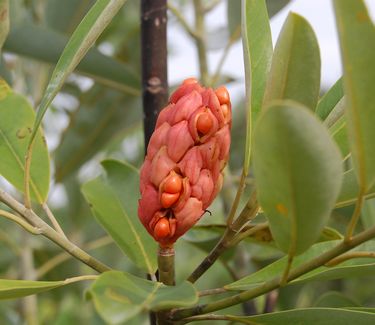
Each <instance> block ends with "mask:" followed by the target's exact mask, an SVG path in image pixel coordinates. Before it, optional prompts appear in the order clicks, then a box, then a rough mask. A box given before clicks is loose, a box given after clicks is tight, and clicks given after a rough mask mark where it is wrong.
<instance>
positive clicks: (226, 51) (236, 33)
mask: <svg viewBox="0 0 375 325" xmlns="http://www.w3.org/2000/svg"><path fill="white" fill-rule="evenodd" d="M240 35H241V28H240V27H238V28H236V30H235V31H234V32H233V33H232V35H231V36H230V38H229V41H228V43H227V45H226V46H225V48H224V51H223V54H222V55H221V58H220V61H219V63H218V65H217V67H216V70H215V73H214V75H213V76H212V78H211V81H210V85H211V86H215V84H216V83H217V81H218V79H219V76H220V74H221V70H222V68H223V65H224V63H225V60H226V59H227V57H228V54H229V50H230V49H231V47H232V45H233V44H234V43H235V42H236V40H237V38H238V37H239V36H240Z"/></svg>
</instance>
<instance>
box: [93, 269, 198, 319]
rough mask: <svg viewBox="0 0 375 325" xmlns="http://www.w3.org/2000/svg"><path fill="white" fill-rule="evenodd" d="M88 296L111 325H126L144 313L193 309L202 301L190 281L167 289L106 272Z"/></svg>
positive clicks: (159, 285) (130, 277) (159, 284)
mask: <svg viewBox="0 0 375 325" xmlns="http://www.w3.org/2000/svg"><path fill="white" fill-rule="evenodd" d="M88 297H89V298H92V299H93V301H94V304H95V307H96V310H97V311H98V313H99V314H100V316H101V317H102V318H103V319H104V320H105V321H106V322H108V323H110V324H124V323H126V322H127V321H129V320H130V319H131V318H133V317H135V316H137V315H138V314H140V313H145V312H148V311H150V310H151V311H159V310H163V309H168V308H176V307H189V306H192V305H194V304H195V303H197V301H198V295H197V292H196V290H195V288H194V286H193V285H192V284H191V283H189V282H187V281H185V282H183V283H181V284H179V285H177V286H175V287H173V286H165V285H164V284H162V283H160V282H152V281H148V280H145V279H142V278H139V277H136V276H134V275H132V274H129V273H125V272H119V271H110V272H105V273H103V274H102V275H101V276H100V277H99V278H98V280H97V281H95V283H94V284H93V285H92V286H91V288H90V289H89V291H88Z"/></svg>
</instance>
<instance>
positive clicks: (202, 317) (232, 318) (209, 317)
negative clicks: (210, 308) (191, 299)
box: [178, 314, 258, 325]
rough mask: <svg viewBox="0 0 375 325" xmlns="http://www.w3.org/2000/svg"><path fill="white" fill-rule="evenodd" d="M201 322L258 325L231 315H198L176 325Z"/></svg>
mask: <svg viewBox="0 0 375 325" xmlns="http://www.w3.org/2000/svg"><path fill="white" fill-rule="evenodd" d="M203 320H228V321H234V322H236V324H237V323H241V324H249V325H258V323H255V322H252V321H251V320H249V319H244V318H242V319H241V318H239V317H236V316H232V315H215V314H207V315H199V316H192V317H188V318H184V319H183V321H181V322H179V323H178V324H187V323H190V322H196V321H203Z"/></svg>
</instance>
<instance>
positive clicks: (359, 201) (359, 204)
mask: <svg viewBox="0 0 375 325" xmlns="http://www.w3.org/2000/svg"><path fill="white" fill-rule="evenodd" d="M364 196H365V191H364V190H363V189H362V188H361V189H360V190H359V194H358V198H357V201H356V203H355V208H354V211H353V215H352V217H351V219H350V223H349V225H348V229H347V231H346V235H345V241H350V240H351V238H352V236H353V233H354V230H355V226H356V225H357V222H358V220H359V217H360V216H361V210H362V205H363V201H364V199H365V197H364Z"/></svg>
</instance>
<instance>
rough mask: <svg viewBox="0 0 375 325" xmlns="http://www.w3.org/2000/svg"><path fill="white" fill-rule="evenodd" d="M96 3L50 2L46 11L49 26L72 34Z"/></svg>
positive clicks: (69, 0)
mask: <svg viewBox="0 0 375 325" xmlns="http://www.w3.org/2000/svg"><path fill="white" fill-rule="evenodd" d="M94 2H95V1H94V0H86V1H79V0H64V1H61V0H48V1H47V4H46V9H45V20H46V22H47V25H48V26H49V27H51V28H53V29H55V30H57V31H59V32H62V33H71V32H72V31H73V30H74V29H75V28H76V27H77V25H78V24H79V22H80V21H81V19H82V18H83V16H84V15H85V14H86V13H87V11H88V10H89V9H90V7H91V6H92V4H93V3H94Z"/></svg>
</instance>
